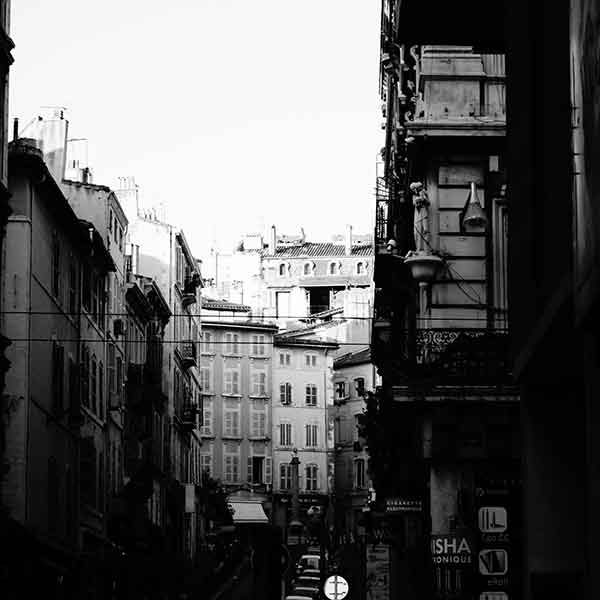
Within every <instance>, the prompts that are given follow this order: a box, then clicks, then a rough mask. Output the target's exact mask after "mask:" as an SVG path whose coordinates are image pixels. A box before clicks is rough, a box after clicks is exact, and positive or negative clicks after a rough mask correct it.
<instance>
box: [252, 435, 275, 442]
mask: <svg viewBox="0 0 600 600" xmlns="http://www.w3.org/2000/svg"><path fill="white" fill-rule="evenodd" d="M248 439H249V440H250V441H251V442H270V441H271V438H270V437H269V436H268V435H266V434H265V435H249V436H248Z"/></svg>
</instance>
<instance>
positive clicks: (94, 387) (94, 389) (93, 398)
mask: <svg viewBox="0 0 600 600" xmlns="http://www.w3.org/2000/svg"><path fill="white" fill-rule="evenodd" d="M97 369H98V363H97V362H96V356H95V355H93V356H92V372H91V377H90V408H91V409H92V411H94V412H95V413H97V412H98V375H97Z"/></svg>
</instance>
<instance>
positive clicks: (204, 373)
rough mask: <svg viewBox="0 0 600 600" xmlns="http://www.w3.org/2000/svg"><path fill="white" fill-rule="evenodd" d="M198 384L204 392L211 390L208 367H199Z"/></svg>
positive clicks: (207, 392)
mask: <svg viewBox="0 0 600 600" xmlns="http://www.w3.org/2000/svg"><path fill="white" fill-rule="evenodd" d="M200 386H201V388H202V392H204V393H205V394H209V393H210V392H212V385H211V369H210V367H200Z"/></svg>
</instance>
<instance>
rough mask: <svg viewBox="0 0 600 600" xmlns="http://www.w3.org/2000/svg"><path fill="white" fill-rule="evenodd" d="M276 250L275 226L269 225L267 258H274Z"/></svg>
mask: <svg viewBox="0 0 600 600" xmlns="http://www.w3.org/2000/svg"><path fill="white" fill-rule="evenodd" d="M276 249H277V230H276V229H275V225H271V235H270V236H269V256H275V250H276Z"/></svg>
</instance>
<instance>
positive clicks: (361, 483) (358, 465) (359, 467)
mask: <svg viewBox="0 0 600 600" xmlns="http://www.w3.org/2000/svg"><path fill="white" fill-rule="evenodd" d="M354 487H355V488H357V489H363V488H364V487H366V485H365V460H364V459H363V458H357V459H356V460H355V461H354Z"/></svg>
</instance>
